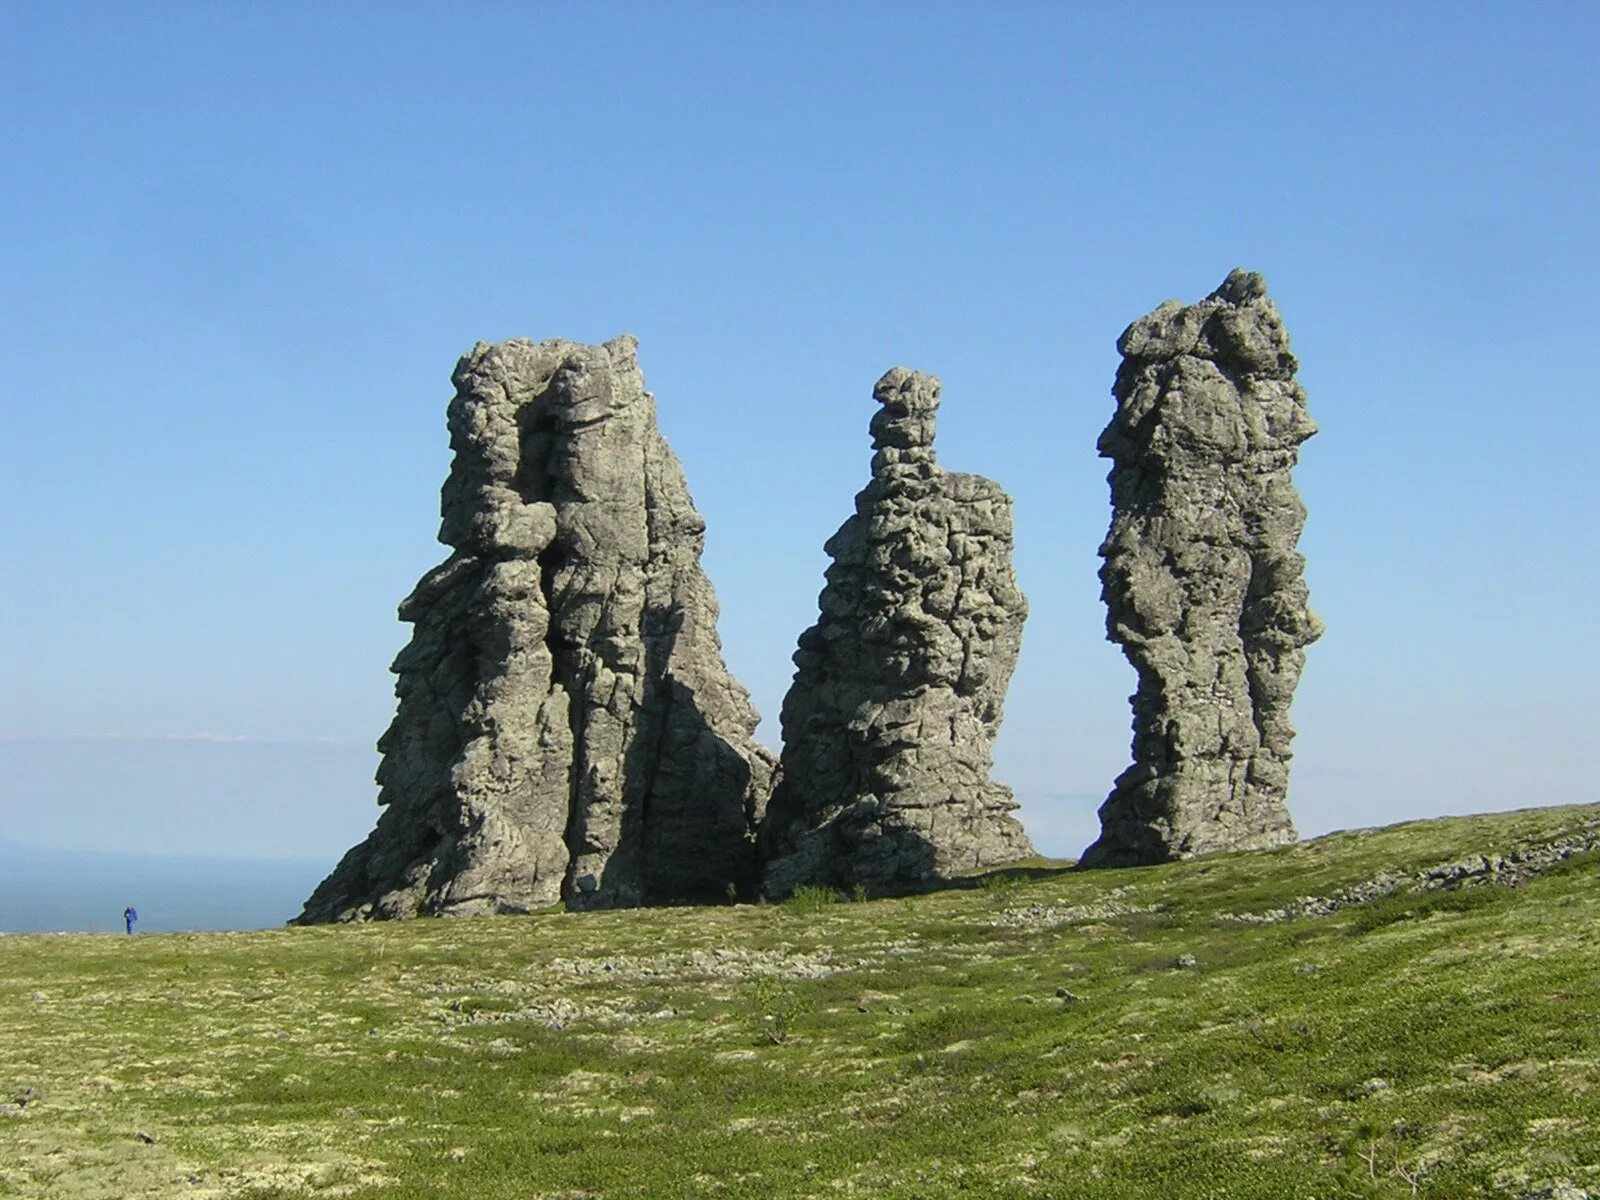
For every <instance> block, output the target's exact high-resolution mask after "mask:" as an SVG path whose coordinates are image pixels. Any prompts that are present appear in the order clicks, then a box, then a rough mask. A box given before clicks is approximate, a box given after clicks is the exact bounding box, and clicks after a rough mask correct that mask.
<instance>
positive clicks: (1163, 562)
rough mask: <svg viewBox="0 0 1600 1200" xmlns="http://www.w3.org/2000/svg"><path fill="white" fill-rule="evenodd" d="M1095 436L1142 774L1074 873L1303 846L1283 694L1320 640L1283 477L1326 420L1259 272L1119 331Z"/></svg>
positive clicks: (1120, 790) (1109, 601)
mask: <svg viewBox="0 0 1600 1200" xmlns="http://www.w3.org/2000/svg"><path fill="white" fill-rule="evenodd" d="M1117 349H1118V350H1119V351H1120V352H1121V353H1122V359H1123V361H1122V365H1121V367H1120V368H1119V369H1118V372H1117V379H1116V384H1115V387H1114V389H1113V391H1114V394H1115V396H1116V401H1117V409H1116V414H1115V415H1114V416H1113V417H1112V419H1111V423H1110V425H1108V426H1107V427H1106V430H1105V432H1104V433H1103V434H1101V436H1100V443H1099V446H1100V454H1101V455H1102V456H1103V457H1105V458H1109V459H1111V460H1112V468H1111V474H1110V476H1109V479H1110V484H1111V506H1112V518H1111V531H1110V533H1109V534H1108V535H1107V537H1106V540H1105V543H1104V545H1102V546H1101V548H1100V555H1101V557H1102V558H1103V559H1104V560H1105V561H1104V563H1103V565H1102V566H1101V569H1100V581H1101V584H1102V585H1103V587H1102V595H1103V598H1104V599H1105V602H1106V605H1107V608H1108V613H1107V621H1106V628H1107V636H1108V637H1109V638H1110V639H1111V640H1112V641H1114V642H1117V643H1119V644H1120V645H1121V646H1122V647H1123V649H1124V651H1125V652H1126V653H1127V655H1128V658H1129V659H1130V661H1131V662H1132V663H1133V665H1134V667H1135V669H1136V670H1137V672H1138V676H1139V686H1138V691H1137V693H1136V694H1135V695H1134V697H1133V765H1132V766H1130V767H1129V768H1128V769H1127V770H1126V771H1124V772H1123V774H1122V775H1121V776H1120V777H1119V778H1118V779H1117V781H1116V784H1115V785H1114V787H1113V789H1112V792H1111V795H1110V797H1109V798H1108V799H1107V800H1106V802H1105V804H1104V805H1102V806H1101V809H1100V824H1101V835H1100V838H1099V840H1098V841H1096V842H1095V843H1094V845H1093V846H1091V847H1089V849H1088V850H1087V851H1085V853H1084V856H1083V861H1082V865H1083V866H1086V867H1087V866H1096V867H1101V866H1107V867H1109V866H1132V865H1138V864H1143V863H1154V862H1164V861H1168V860H1171V859H1179V858H1189V857H1192V856H1194V855H1197V854H1205V853H1209V852H1212V851H1218V850H1237V849H1257V848H1262V847H1269V846H1277V845H1281V844H1283V843H1285V842H1289V841H1292V840H1293V839H1294V836H1295V834H1294V827H1293V825H1292V823H1291V822H1290V819H1289V810H1288V806H1287V804H1286V796H1287V792H1288V786H1289V759H1290V742H1291V740H1292V739H1293V737H1294V730H1293V728H1292V727H1291V726H1290V724H1289V702H1290V700H1291V699H1292V698H1293V696H1294V689H1295V685H1296V684H1297V683H1298V682H1299V678H1300V670H1301V667H1302V666H1303V665H1304V663H1305V647H1306V646H1307V645H1308V644H1310V643H1311V642H1314V641H1315V640H1316V639H1317V638H1318V637H1319V636H1321V634H1322V622H1321V621H1319V620H1318V619H1317V617H1316V616H1315V615H1314V614H1313V613H1312V612H1311V609H1310V607H1309V606H1308V593H1307V590H1306V584H1305V580H1304V579H1303V577H1302V573H1303V570H1304V566H1305V560H1304V559H1303V558H1302V557H1301V556H1300V554H1299V553H1297V552H1296V550H1295V544H1296V542H1297V541H1298V540H1299V537H1300V530H1301V527H1302V526H1303V525H1304V523H1305V508H1304V506H1303V505H1302V504H1301V502H1300V497H1299V495H1298V493H1296V491H1295V489H1294V486H1293V484H1292V483H1291V482H1290V480H1289V473H1290V469H1291V468H1292V467H1293V466H1294V464H1295V461H1296V458H1297V456H1298V452H1299V446H1300V444H1301V443H1302V442H1304V441H1305V440H1306V439H1307V438H1308V437H1310V436H1311V435H1312V434H1314V433H1315V432H1316V430H1317V427H1316V425H1315V424H1314V423H1313V422H1312V420H1311V418H1310V416H1309V415H1308V414H1307V412H1306V405H1305V393H1304V391H1302V389H1301V387H1300V385H1299V384H1298V383H1297V382H1295V371H1296V369H1297V368H1298V365H1299V364H1298V363H1297V362H1296V360H1295V357H1294V355H1293V354H1291V353H1290V351H1289V337H1288V334H1287V333H1286V332H1285V330H1284V327H1283V322H1282V320H1281V319H1280V317H1279V316H1278V310H1277V308H1276V307H1275V306H1274V305H1273V303H1272V301H1271V300H1270V299H1268V298H1267V292H1266V284H1265V282H1264V281H1263V280H1262V278H1261V276H1260V275H1256V274H1253V273H1250V272H1246V271H1234V272H1233V273H1232V274H1230V275H1229V276H1228V278H1227V279H1226V280H1225V281H1224V282H1223V284H1222V286H1221V287H1220V288H1218V289H1217V290H1216V291H1215V292H1213V293H1212V294H1211V295H1210V296H1208V297H1206V299H1204V300H1202V301H1201V302H1200V303H1199V304H1195V305H1190V306H1187V307H1186V306H1184V305H1183V304H1182V303H1180V302H1179V301H1176V300H1169V301H1167V302H1166V303H1165V304H1163V305H1161V306H1160V307H1159V308H1157V309H1156V310H1155V311H1154V312H1152V313H1150V314H1149V315H1148V316H1146V317H1143V318H1141V319H1140V320H1138V321H1135V322H1134V323H1133V324H1132V325H1130V326H1128V328H1127V330H1126V331H1125V332H1124V333H1123V335H1122V337H1121V338H1120V339H1119V340H1118V342H1117Z"/></svg>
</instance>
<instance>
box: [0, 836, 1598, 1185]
mask: <svg viewBox="0 0 1600 1200" xmlns="http://www.w3.org/2000/svg"><path fill="white" fill-rule="evenodd" d="M1596 846H1600V808H1597V807H1580V808H1551V809H1539V810H1530V811H1526V812H1517V813H1507V814H1500V815H1494V816H1479V817H1468V818H1456V819H1449V820H1440V821H1429V822H1418V823H1412V824H1407V825H1399V826H1395V827H1393V828H1389V829H1383V830H1376V831H1361V832H1353V833H1342V834H1336V835H1333V836H1330V837H1326V838H1321V839H1319V840H1316V841H1313V842H1306V843H1302V844H1300V845H1297V846H1293V847H1289V848H1286V849H1283V850H1279V851H1273V852H1268V853H1247V854H1233V855H1224V856H1219V857H1215V858H1209V859H1202V860H1198V861H1194V862H1188V863H1179V864H1174V865H1171V866H1165V867H1157V868H1147V869H1142V870H1124V871H1104V872H1093V873H1082V874H1079V873H1075V872H1072V871H1069V870H1067V869H1065V868H1064V866H1063V865H1062V864H1054V863H1048V862H1035V863H1032V864H1024V865H1022V866H1020V867H1016V868H1012V869H1009V870H1005V871H999V872H991V873H989V874H987V875H983V876H978V877H974V878H972V879H969V880H962V881H959V884H960V886H951V887H949V888H947V889H945V890H941V891H935V892H929V893H927V894H924V895H918V896H912V897H907V898H901V899H884V900H857V901H852V900H850V899H848V898H845V897H835V896H833V895H831V894H829V893H824V892H804V893H802V894H800V895H799V896H797V897H796V898H794V899H792V900H790V901H788V902H785V903H783V904H779V905H771V906H765V905H728V906H726V907H702V908H672V909H652V910H633V911H625V912H614V913H586V914H567V913H559V912H551V913H547V914H542V915H538V916H531V917H496V918H485V919H474V920H443V921H440V920H423V921H414V922H405V923H394V924H380V925H369V926H347V927H324V928H311V929H282V930H271V931H264V932H255V933H203V934H166V935H151V936H135V937H123V936H120V935H119V936H112V935H99V936H93V935H50V936H9V937H0V1196H21V1197H29V1198H30V1200H31V1198H33V1197H39V1198H49V1197H105V1198H107V1200H122V1198H136V1197H152V1196H181V1197H195V1198H200V1197H253V1198H258V1200H266V1198H268V1197H301V1196H325V1197H334V1196H339V1197H352V1198H356V1200H378V1198H380V1197H382V1198H385V1200H401V1198H404V1200H435V1198H437V1200H444V1198H447V1197H448V1198H450V1200H462V1198H466V1200H502V1198H503V1200H513V1198H515V1200H557V1198H562V1200H578V1198H580V1197H581V1198H590V1197H593V1198H602V1197H603V1198H607V1200H612V1198H615V1200H621V1198H623V1197H725V1198H728V1200H733V1198H736V1197H761V1198H763V1200H766V1198H770V1197H791V1196H792V1197H836V1196H871V1197H874V1198H878V1197H882V1198H892V1197H904V1198H911V1197H918V1198H920V1197H944V1196H974V1197H988V1196H993V1197H1064V1198H1076V1197H1094V1198H1110V1197H1115V1198H1120V1197H1137V1198H1142V1197H1160V1198H1163V1200H1165V1198H1169V1197H1197V1198H1198V1197H1217V1198H1221V1197H1230V1198H1244V1197H1259V1198H1261V1200H1297V1198H1304V1200H1332V1198H1336V1197H1364V1198H1365V1197H1373V1198H1376V1197H1419V1196H1420V1197H1434V1198H1455V1197H1477V1196H1507V1197H1514V1198H1517V1200H1534V1198H1540V1200H1582V1198H1584V1197H1588V1196H1590V1195H1593V1196H1600V855H1597V853H1596V851H1595V849H1594V848H1595V847H1596Z"/></svg>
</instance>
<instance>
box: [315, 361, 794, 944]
mask: <svg viewBox="0 0 1600 1200" xmlns="http://www.w3.org/2000/svg"><path fill="white" fill-rule="evenodd" d="M454 382H455V384H456V389H457V390H456V395H455V399H454V400H452V401H451V403H450V410H449V425H450V435H451V438H450V440H451V446H452V447H453V449H454V451H455V458H454V462H453V463H452V466H451V470H450V475H449V478H448V479H447V480H446V481H445V484H444V489H443V494H442V500H441V505H440V507H441V512H442V514H443V520H442V523H441V525H440V530H439V539H440V541H442V542H444V543H445V544H446V545H448V546H450V547H451V553H450V555H449V557H448V558H447V559H446V560H445V562H444V563H443V564H442V565H440V566H439V567H437V568H436V569H434V570H433V571H430V572H429V573H428V574H427V575H426V576H424V577H423V579H422V581H421V582H420V583H419V584H418V585H417V587H416V590H415V591H413V592H412V594H411V595H410V596H409V597H407V598H406V600H405V601H404V602H403V603H402V604H401V606H400V615H401V618H402V619H403V620H406V621H409V622H411V624H412V625H413V627H414V632H413V635H412V638H411V642H410V644H409V645H408V646H407V647H406V648H405V649H404V650H402V651H401V652H400V655H399V657H398V658H396V659H395V663H394V671H395V674H396V675H397V676H398V681H397V683H396V685H395V692H396V694H397V696H398V697H399V706H398V711H397V713H396V715H395V719H394V722H393V724H391V725H390V727H389V730H388V732H387V733H385V734H384V736H383V738H382V739H381V740H380V741H379V743H378V748H379V750H380V751H381V752H382V753H383V761H382V764H381V765H380V766H379V768H378V782H379V784H380V786H381V791H380V794H379V797H378V803H379V804H380V805H382V806H383V807H384V811H383V813H382V814H381V815H380V816H379V818H378V823H377V827H376V828H375V829H374V830H373V832H372V834H371V835H370V836H369V837H368V838H367V839H366V841H364V842H362V843H361V844H360V845H358V846H356V847H355V848H354V849H352V850H351V851H350V852H349V853H348V854H346V855H345V857H344V859H343V861H341V862H340V864H339V865H338V867H337V868H336V869H335V870H334V872H333V874H332V875H330V876H329V877H328V878H327V879H326V880H324V881H323V883H322V885H321V886H320V887H318V888H317V890H316V892H315V893H313V895H312V896H311V898H310V900H308V901H307V902H306V907H305V911H304V912H303V913H302V914H301V915H300V917H299V918H298V922H299V923H301V924H309V923H314V922H321V921H357V920H367V919H378V918H399V917H412V916H421V915H474V914H480V913H495V912H526V911H528V910H530V909H535V908H540V907H543V906H545V905H549V904H553V903H555V902H557V901H558V900H564V901H566V903H567V904H568V905H569V906H570V907H573V908H606V907H615V906H620V905H631V904H640V903H645V902H649V901H658V900H675V899H702V898H716V897H721V896H724V895H725V894H726V890H727V888H728V886H729V885H730V884H732V885H733V886H734V887H735V889H736V890H737V891H740V892H748V891H750V890H752V889H753V887H754V884H755V880H756V860H755V830H756V827H757V823H758V822H759V819H760V817H761V814H762V811H763V808H764V806H765V801H766V797H767V794H768V791H769V790H770V786H771V777H772V770H773V766H774V763H773V759H772V755H771V754H770V752H768V751H767V750H765V749H764V748H763V747H761V746H760V745H759V744H757V743H756V742H755V740H754V736H753V734H754V730H755V726H756V723H757V720H758V718H757V715H756V712H755V710H754V708H753V707H752V706H751V704H750V700H749V696H748V694H747V693H746V692H745V690H744V689H743V688H742V687H741V686H740V685H739V684H738V683H737V682H736V681H735V680H734V679H733V677H732V676H731V675H729V673H728V671H727V669H726V667H725V666H724V664H723V661H722V655H721V648H720V644H719V642H718V638H717V632H716V619H717V603H716V597H715V595H714V594H713V592H712V588H711V584H710V582H709V581H708V580H707V579H706V577H705V575H704V573H703V572H702V571H701V569H700V554H701V550H702V548H703V546H704V541H705V522H704V521H703V520H702V519H701V517H700V514H699V513H698V512H696V511H695V508H694V504H693V502H692V500H691V499H690V496H689V490H688V487H687V486H686V484H685V482H684V477H683V471H682V468H681V467H680V466H679V464H678V460H677V458H676V457H675V456H674V455H673V453H672V450H671V449H670V448H669V447H668V446H667V443H666V441H665V440H664V439H663V438H662V436H661V433H660V432H659V430H658V429H657V426H656V410H655V400H654V398H653V397H652V396H651V395H650V393H649V392H647V391H645V390H644V381H643V377H642V376H641V374H640V372H639V366H638V361H637V358H636V343H635V342H634V340H633V339H632V338H631V337H622V338H618V339H616V340H615V341H611V342H607V343H606V344H605V345H603V346H585V345H579V344H577V343H574V342H565V341H547V342H541V343H539V344H537V345H535V344H534V343H532V342H528V341H522V340H515V341H510V342H506V343H504V344H502V345H496V346H491V345H484V344H481V343H480V344H479V345H478V346H477V347H476V348H474V349H473V351H472V353H470V354H468V355H467V356H466V357H465V358H463V359H462V360H461V361H460V363H459V364H458V365H457V367H456V370H455V375H454Z"/></svg>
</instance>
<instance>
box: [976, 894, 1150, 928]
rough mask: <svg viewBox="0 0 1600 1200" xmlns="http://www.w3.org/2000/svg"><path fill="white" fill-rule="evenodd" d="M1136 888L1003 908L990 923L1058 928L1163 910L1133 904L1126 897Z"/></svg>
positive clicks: (996, 926)
mask: <svg viewBox="0 0 1600 1200" xmlns="http://www.w3.org/2000/svg"><path fill="white" fill-rule="evenodd" d="M1132 891H1133V888H1131V887H1119V888H1116V889H1114V890H1112V891H1111V892H1108V893H1107V894H1106V895H1105V896H1104V897H1102V898H1101V899H1099V900H1091V901H1089V902H1088V903H1086V904H1027V905H1019V906H1014V907H1008V908H1003V909H1001V910H1000V912H998V913H997V914H996V915H995V916H994V917H992V918H991V919H990V920H989V924H990V925H992V926H994V927H995V928H996V929H1055V928H1058V927H1060V926H1062V925H1084V924H1087V923H1088V922H1090V921H1109V920H1112V919H1114V918H1116V917H1127V916H1132V915H1134V914H1136V913H1150V912H1156V911H1158V910H1159V909H1160V907H1161V905H1159V904H1133V903H1130V902H1128V901H1127V900H1124V899H1123V897H1125V896H1127V895H1129V894H1130V893H1131V892H1132Z"/></svg>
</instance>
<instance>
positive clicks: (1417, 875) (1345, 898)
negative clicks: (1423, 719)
mask: <svg viewBox="0 0 1600 1200" xmlns="http://www.w3.org/2000/svg"><path fill="white" fill-rule="evenodd" d="M1596 851H1600V821H1590V822H1587V823H1586V824H1585V825H1584V826H1583V827H1582V828H1580V829H1578V830H1576V831H1573V832H1570V833H1567V834H1564V835H1563V836H1561V837H1559V838H1556V839H1553V840H1551V841H1545V842H1535V843H1531V844H1529V845H1525V846H1515V847H1513V848H1511V849H1509V850H1507V851H1506V852H1505V853H1504V854H1473V855H1469V856H1468V857H1466V858H1460V859H1451V860H1450V861H1448V862H1441V863H1435V864H1434V865H1433V866H1431V867H1424V868H1423V869H1422V870H1420V871H1414V872H1412V873H1410V874H1405V873H1401V872H1394V871H1385V872H1382V873H1381V874H1379V875H1376V876H1374V877H1373V878H1371V879H1366V880H1363V881H1361V882H1360V883H1353V884H1349V885H1348V886H1346V887H1342V888H1337V889H1335V890H1334V891H1332V892H1329V893H1328V894H1327V895H1325V896H1299V897H1296V898H1295V899H1294V900H1291V901H1290V902H1289V903H1288V904H1285V905H1283V906H1282V907H1280V908H1270V909H1267V910H1266V911H1264V912H1244V913H1219V914H1218V916H1217V919H1218V920H1219V921H1232V922H1236V923H1239V924H1245V925H1272V924H1276V923H1277V922H1279V921H1292V920H1296V919H1297V918H1300V917H1329V916H1332V915H1333V914H1334V913H1336V912H1340V911H1342V910H1343V909H1346V908H1349V907H1351V906H1352V905H1356V904H1367V903H1370V902H1371V901H1373V900H1381V899H1383V898H1384V897H1386V896H1393V895H1396V894H1399V893H1408V894H1422V893H1426V892H1439V891H1451V890H1454V889H1456V888H1463V887H1475V886H1481V885H1484V884H1497V885H1499V886H1501V887H1521V886H1522V885H1523V884H1524V883H1526V882H1527V881H1528V880H1530V879H1532V878H1535V877H1536V876H1538V875H1541V874H1543V873H1544V872H1545V871H1548V870H1550V869H1551V868H1552V867H1557V866H1560V865H1561V864H1562V863H1564V862H1566V861H1567V860H1568V859H1569V858H1574V857H1576V856H1577V855H1580V854H1592V853H1594V852H1596Z"/></svg>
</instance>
